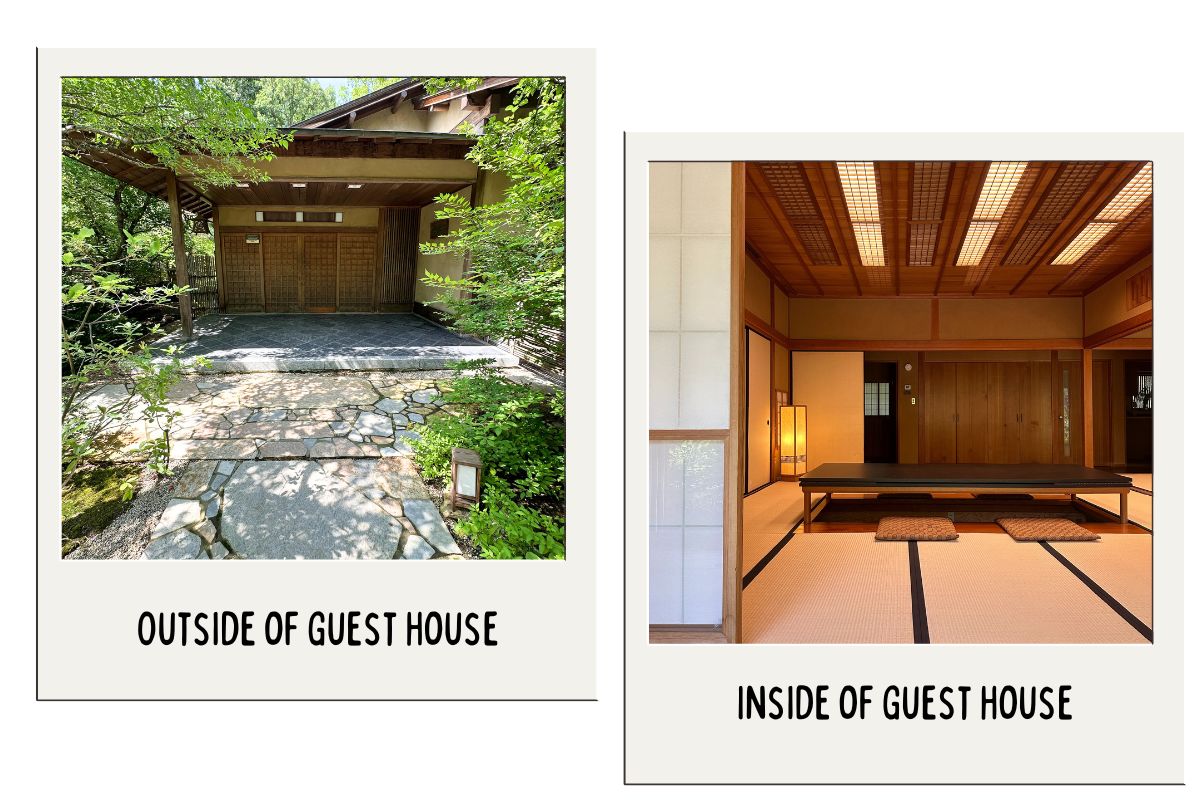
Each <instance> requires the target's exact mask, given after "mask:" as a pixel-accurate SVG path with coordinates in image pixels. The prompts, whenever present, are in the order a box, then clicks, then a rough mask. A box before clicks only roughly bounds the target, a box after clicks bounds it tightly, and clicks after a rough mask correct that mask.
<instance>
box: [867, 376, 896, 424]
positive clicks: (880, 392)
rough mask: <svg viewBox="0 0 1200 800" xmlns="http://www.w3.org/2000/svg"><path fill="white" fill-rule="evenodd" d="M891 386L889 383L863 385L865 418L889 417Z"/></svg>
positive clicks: (890, 412) (890, 411) (890, 410)
mask: <svg viewBox="0 0 1200 800" xmlns="http://www.w3.org/2000/svg"><path fill="white" fill-rule="evenodd" d="M891 400H892V385H891V384H890V383H875V382H870V381H868V382H867V383H865V384H864V391H863V415H864V416H867V417H889V416H891V414H892V403H891Z"/></svg>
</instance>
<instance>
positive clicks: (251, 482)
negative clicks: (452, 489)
mask: <svg viewBox="0 0 1200 800" xmlns="http://www.w3.org/2000/svg"><path fill="white" fill-rule="evenodd" d="M505 373H506V374H508V375H509V377H510V378H513V379H514V380H521V381H532V382H537V381H539V379H538V378H537V377H536V376H532V375H531V374H530V373H528V372H526V371H524V370H517V369H510V370H505ZM454 374H455V373H453V372H451V371H448V370H432V371H391V372H389V371H370V372H367V371H364V372H344V373H338V372H321V373H297V372H279V373H231V374H221V375H203V376H191V377H189V378H188V379H186V380H183V381H180V382H179V383H178V384H177V385H176V386H175V387H174V388H172V390H171V392H170V395H169V397H170V399H169V402H168V408H169V409H170V410H171V411H174V412H178V413H179V414H180V416H179V417H178V418H177V419H176V420H175V422H174V424H173V426H172V437H171V457H172V465H173V466H176V467H178V466H179V465H181V464H182V465H183V467H182V472H180V473H179V478H178V480H177V481H176V482H175V487H174V489H173V490H172V492H171V494H170V497H169V498H168V501H167V503H166V507H165V508H164V509H163V510H162V512H161V515H160V516H159V518H158V523H157V525H156V527H155V528H154V530H153V531H152V533H151V535H150V543H149V544H148V545H147V546H146V549H145V553H144V554H143V556H142V557H143V558H145V559H243V558H247V559H351V558H387V559H391V558H398V559H449V560H456V559H461V558H463V555H462V553H461V550H460V549H459V546H458V544H457V542H456V541H455V539H454V536H453V535H452V534H451V533H450V531H449V529H448V528H447V526H446V523H445V520H444V519H443V518H442V514H441V512H440V510H439V509H438V507H437V505H436V504H435V503H434V502H433V500H432V499H431V498H430V496H429V493H428V491H427V490H426V488H425V482H424V480H423V479H422V477H421V475H420V473H419V472H418V471H417V468H416V466H415V465H414V464H413V463H412V460H411V458H410V457H409V456H410V454H411V452H412V446H413V444H414V443H415V442H417V441H419V440H420V436H421V429H422V427H423V425H424V424H425V422H426V421H427V420H428V419H429V418H430V417H435V416H436V415H438V414H445V413H450V411H451V410H452V409H449V408H447V405H446V402H445V400H444V399H443V395H442V389H443V388H445V383H444V382H445V381H447V380H448V379H450V378H451V377H453V376H454ZM124 391H125V390H124V388H123V387H120V386H104V387H100V388H99V390H97V391H96V392H94V393H93V394H92V395H91V396H90V397H89V398H88V399H87V402H90V403H91V406H90V407H97V408H98V407H99V406H102V405H105V404H109V405H111V404H112V403H114V402H116V401H118V400H120V398H121V397H122V396H124ZM155 432H156V428H155V427H154V426H153V425H150V426H147V425H146V424H145V423H144V422H143V421H141V420H139V419H136V418H131V419H130V420H129V422H128V423H127V424H125V425H123V426H122V427H120V428H119V429H118V430H117V434H118V439H119V441H120V443H121V447H122V449H121V451H120V452H118V453H117V454H116V455H115V456H114V458H115V459H116V460H120V459H122V458H126V459H141V458H143V456H141V455H139V454H137V453H136V452H133V451H134V449H135V448H136V447H137V446H138V444H140V443H142V442H144V441H145V440H146V438H147V437H148V436H150V435H153V434H154V433H155Z"/></svg>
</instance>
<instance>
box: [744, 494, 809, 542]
mask: <svg viewBox="0 0 1200 800" xmlns="http://www.w3.org/2000/svg"><path fill="white" fill-rule="evenodd" d="M803 513H804V495H803V493H801V491H800V487H799V486H797V485H796V484H795V483H794V482H792V481H777V482H776V483H772V484H771V485H770V486H768V487H766V488H765V489H760V490H759V491H757V492H755V493H754V494H752V495H750V496H749V497H746V498H743V500H742V535H743V536H745V535H746V534H748V533H750V534H764V533H774V534H778V535H780V536H782V535H783V534H785V533H787V532H788V530H789V529H791V527H792V526H793V525H795V524H796V520H798V519H800V515H801V514H803Z"/></svg>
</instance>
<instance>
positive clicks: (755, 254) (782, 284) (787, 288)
mask: <svg viewBox="0 0 1200 800" xmlns="http://www.w3.org/2000/svg"><path fill="white" fill-rule="evenodd" d="M746 252H747V253H749V254H750V257H751V258H752V259H754V262H755V263H756V264H758V265H759V266H760V267H762V269H763V272H765V273H767V276H768V277H769V278H770V279H771V280H772V281H773V282H774V283H775V284H776V285H778V286H779V288H780V289H783V293H784V294H786V295H787V296H788V297H802V296H803V295H801V294H799V293H798V292H796V290H795V289H794V288H792V284H791V282H790V281H788V280H787V279H786V278H784V277H783V273H782V272H780V271H779V267H777V266H775V264H774V263H773V262H772V261H771V259H769V258H767V257H766V256H764V255H763V254H762V253H761V252H759V251H758V250H757V249H755V247H754V245H752V244H751V243H750V242H749V241H747V242H746Z"/></svg>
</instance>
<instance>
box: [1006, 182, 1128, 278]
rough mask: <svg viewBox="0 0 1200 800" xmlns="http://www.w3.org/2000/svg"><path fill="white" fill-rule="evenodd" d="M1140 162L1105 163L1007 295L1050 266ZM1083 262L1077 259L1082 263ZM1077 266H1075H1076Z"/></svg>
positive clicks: (1118, 189)
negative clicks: (1039, 270) (1038, 271)
mask: <svg viewBox="0 0 1200 800" xmlns="http://www.w3.org/2000/svg"><path fill="white" fill-rule="evenodd" d="M1141 165H1142V162H1140V161H1133V162H1125V161H1118V162H1109V163H1107V164H1105V165H1104V168H1103V169H1102V170H1101V172H1100V175H1099V176H1098V177H1097V178H1096V180H1095V181H1093V182H1092V185H1091V186H1090V187H1089V188H1088V190H1087V191H1086V192H1084V195H1083V197H1081V198H1080V200H1079V202H1078V203H1076V204H1075V207H1074V208H1072V209H1071V212H1070V213H1068V214H1067V216H1066V217H1065V218H1064V219H1063V221H1062V222H1061V223H1059V225H1058V227H1057V228H1055V229H1054V233H1053V234H1051V236H1050V237H1049V238H1048V239H1046V241H1045V242H1044V243H1043V244H1042V246H1041V247H1039V248H1038V250H1037V252H1035V253H1034V254H1033V257H1032V258H1030V259H1029V260H1030V262H1031V263H1032V264H1033V266H1032V267H1030V268H1029V269H1028V270H1026V272H1025V274H1024V275H1022V276H1021V279H1020V280H1018V281H1017V283H1016V284H1015V285H1014V286H1013V288H1012V289H1010V290H1009V293H1010V294H1015V293H1016V291H1017V290H1018V289H1020V288H1021V287H1022V286H1023V285H1025V282H1026V281H1027V280H1029V279H1030V278H1031V277H1032V276H1033V274H1034V273H1035V272H1036V271H1037V270H1038V269H1039V268H1040V267H1043V266H1050V265H1051V262H1052V261H1053V260H1054V257H1055V256H1056V255H1057V254H1058V253H1060V252H1062V250H1063V248H1065V247H1066V246H1067V245H1068V244H1070V243H1071V241H1072V240H1073V239H1074V238H1075V237H1076V236H1078V235H1079V232H1080V231H1082V230H1083V228H1084V226H1086V225H1087V224H1088V223H1089V222H1091V221H1092V220H1093V219H1095V217H1096V215H1097V214H1098V213H1100V210H1101V209H1103V208H1104V206H1105V205H1107V204H1108V201H1109V200H1111V199H1112V198H1113V197H1114V196H1115V195H1116V193H1117V192H1119V191H1121V187H1122V186H1124V185H1125V184H1126V183H1128V182H1129V179H1130V178H1132V177H1133V176H1134V175H1136V174H1137V171H1138V170H1139V169H1141ZM1082 260H1083V259H1080V261H1082ZM1076 266H1078V265H1076Z"/></svg>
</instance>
